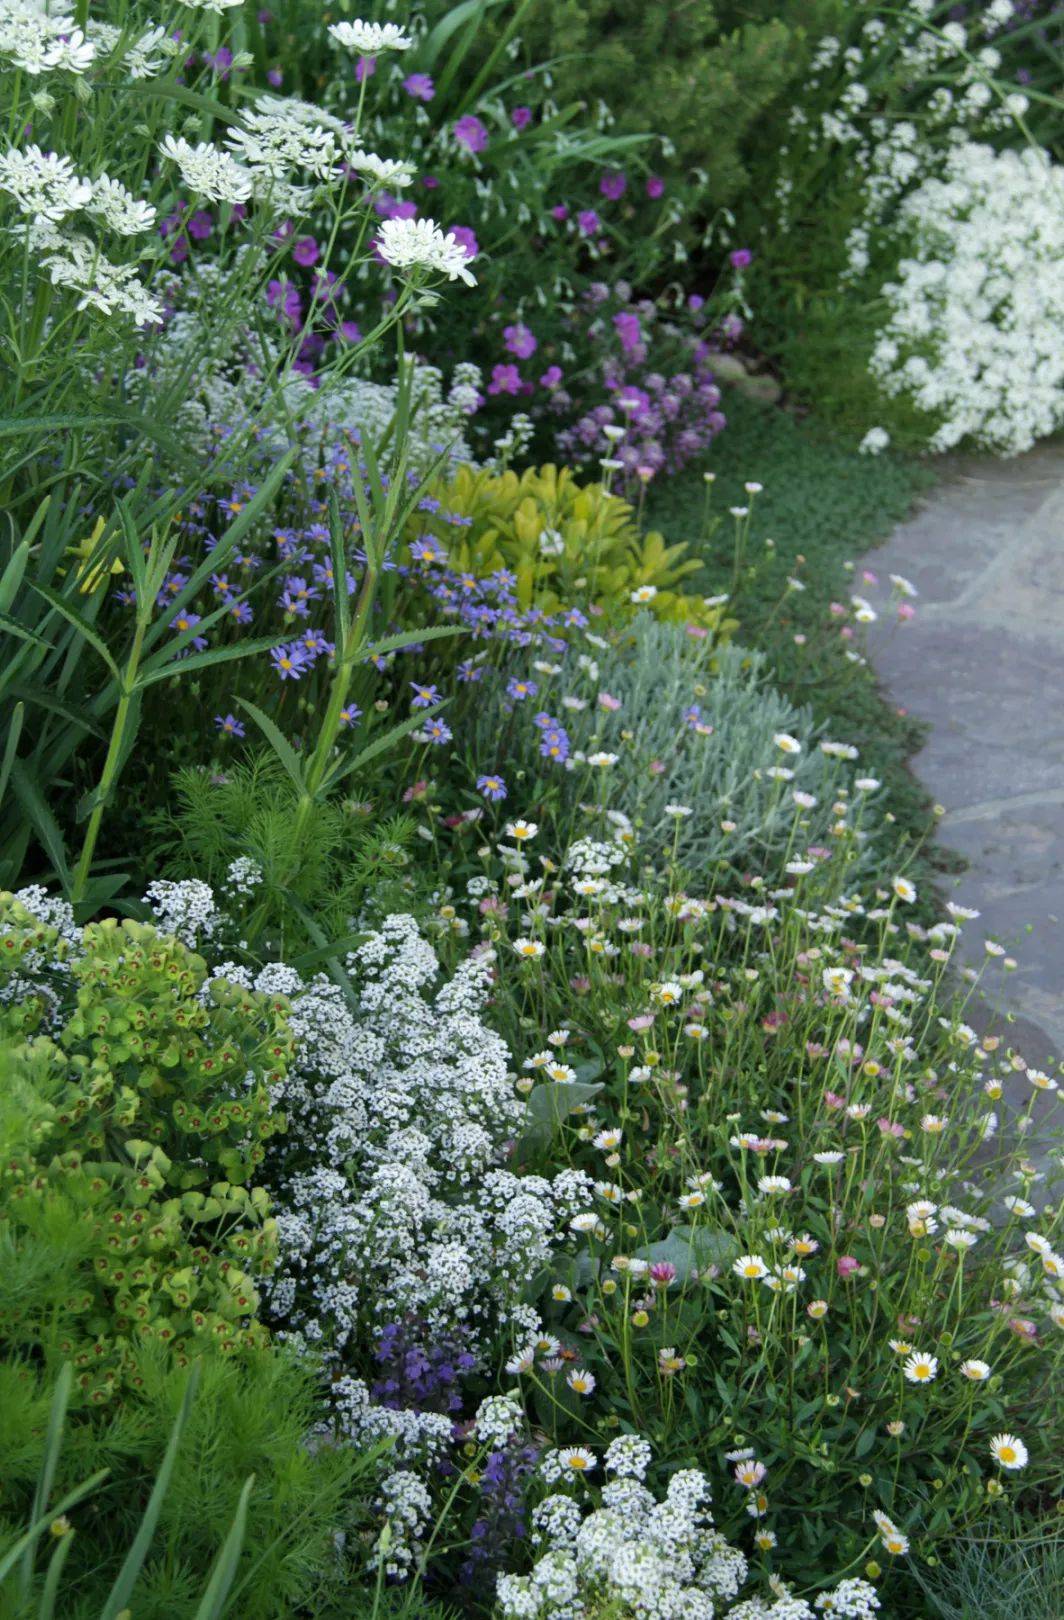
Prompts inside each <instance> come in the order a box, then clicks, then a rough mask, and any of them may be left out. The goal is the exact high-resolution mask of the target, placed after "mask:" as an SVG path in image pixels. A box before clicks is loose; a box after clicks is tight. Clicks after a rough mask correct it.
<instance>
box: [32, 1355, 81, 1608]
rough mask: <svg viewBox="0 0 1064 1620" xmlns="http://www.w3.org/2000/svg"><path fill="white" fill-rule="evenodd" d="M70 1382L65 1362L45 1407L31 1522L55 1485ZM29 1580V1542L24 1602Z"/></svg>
mask: <svg viewBox="0 0 1064 1620" xmlns="http://www.w3.org/2000/svg"><path fill="white" fill-rule="evenodd" d="M73 1382H74V1368H73V1366H72V1365H71V1363H70V1362H69V1361H65V1362H64V1363H63V1366H62V1369H61V1371H60V1374H59V1377H58V1378H57V1379H56V1385H55V1393H54V1395H53V1396H52V1404H51V1406H50V1407H49V1409H48V1428H47V1430H46V1431H45V1437H44V1457H43V1459H42V1461H41V1471H40V1473H39V1474H38V1475H37V1488H36V1490H35V1491H34V1493H33V1511H32V1513H31V1514H30V1523H31V1524H36V1523H37V1521H38V1519H41V1518H43V1517H44V1515H45V1514H46V1513H47V1511H48V1498H49V1497H50V1496H51V1494H52V1486H53V1485H54V1484H55V1470H56V1467H57V1465H58V1462H59V1452H60V1449H61V1448H62V1444H63V1424H64V1423H65V1421H66V1410H67V1405H68V1403H69V1400H70V1389H71V1385H72V1384H73ZM32 1581H33V1545H32V1544H31V1545H30V1546H28V1547H27V1548H26V1551H25V1553H24V1554H23V1557H22V1568H21V1570H20V1571H19V1591H20V1593H21V1596H22V1601H23V1603H25V1602H26V1600H27V1598H28V1597H29V1593H30V1585H31V1583H32Z"/></svg>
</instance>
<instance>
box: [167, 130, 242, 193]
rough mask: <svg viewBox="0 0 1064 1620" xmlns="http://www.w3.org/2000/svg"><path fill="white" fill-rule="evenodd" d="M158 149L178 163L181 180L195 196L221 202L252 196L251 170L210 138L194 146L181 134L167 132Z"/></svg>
mask: <svg viewBox="0 0 1064 1620" xmlns="http://www.w3.org/2000/svg"><path fill="white" fill-rule="evenodd" d="M159 150H160V151H161V152H162V155H163V157H165V158H169V159H170V161H171V162H172V163H176V164H177V167H178V169H179V170H180V171H181V178H182V180H183V181H184V182H185V184H186V186H187V187H188V189H189V190H190V191H193V192H195V193H196V195H197V196H199V197H205V198H207V199H208V200H209V201H210V202H220V203H238V202H247V200H248V198H249V197H250V196H251V191H252V177H251V174H250V173H249V172H248V170H247V169H245V168H244V166H243V164H240V163H237V161H236V159H235V158H232V157H230V156H229V154H228V152H223V151H222V149H221V147H218V146H212V145H211V143H210V141H199V142H198V143H197V145H195V146H193V145H192V144H191V142H190V141H186V140H185V138H184V137H183V136H175V135H167V136H165V137H164V139H163V140H162V142H161V143H160V146H159Z"/></svg>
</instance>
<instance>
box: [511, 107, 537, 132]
mask: <svg viewBox="0 0 1064 1620" xmlns="http://www.w3.org/2000/svg"><path fill="white" fill-rule="evenodd" d="M510 122H511V124H512V125H513V126H514V129H517V130H521V129H527V128H528V126H529V124H530V123H531V122H532V108H531V107H515V108H514V110H513V112H512V113H511V114H510Z"/></svg>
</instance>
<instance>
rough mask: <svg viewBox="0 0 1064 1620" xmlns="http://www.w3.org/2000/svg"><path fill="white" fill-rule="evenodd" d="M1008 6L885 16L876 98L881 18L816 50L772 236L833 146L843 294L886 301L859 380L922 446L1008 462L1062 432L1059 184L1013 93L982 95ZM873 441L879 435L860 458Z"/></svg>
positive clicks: (883, 435)
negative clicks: (956, 15)
mask: <svg viewBox="0 0 1064 1620" xmlns="http://www.w3.org/2000/svg"><path fill="white" fill-rule="evenodd" d="M1005 9H1007V8H1006V6H1005V4H1004V0H1002V4H1001V5H991V6H987V7H984V8H983V9H982V11H981V12H980V11H978V9H977V10H976V12H975V13H973V15H972V17H971V19H970V20H969V21H967V22H966V23H964V24H962V23H960V22H958V21H956V20H948V21H945V22H942V21H941V19H940V18H938V17H936V16H935V15H934V12H935V8H934V6H932V5H931V4H929V3H928V0H910V3H909V4H908V5H907V6H905V7H904V8H903V9H901V10H899V12H898V13H897V15H896V16H894V17H892V19H891V24H890V46H891V58H890V61H891V76H892V85H891V86H888V88H887V89H886V90H884V86H883V54H882V53H883V37H884V24H883V20H882V19H881V18H879V17H870V18H868V19H867V20H864V21H861V20H860V19H859V16H858V15H857V14H856V13H855V16H854V19H853V24H852V28H851V32H850V34H849V37H848V39H847V40H846V41H844V40H841V39H838V38H835V37H834V36H827V37H825V38H824V39H822V40H821V41H820V43H819V45H818V47H817V50H816V53H815V55H814V58H813V62H812V69H811V73H810V77H809V81H808V85H807V90H806V94H805V97H804V102H803V104H802V105H799V106H797V107H795V109H794V110H793V112H792V114H791V117H790V120H789V124H788V130H787V135H786V139H785V141H784V144H783V147H782V158H783V161H782V163H781V165H780V179H779V182H778V184H777V191H776V220H775V221H774V227H773V228H774V229H779V228H780V227H782V228H783V229H784V230H786V229H788V228H789V226H790V224H791V212H792V201H793V198H794V196H795V195H796V194H799V193H800V189H801V177H802V174H803V172H804V171H806V170H807V169H808V166H809V164H810V163H811V162H819V163H820V164H823V161H824V158H825V156H826V155H828V154H830V153H831V151H832V149H834V150H835V154H836V157H837V161H838V162H839V164H840V165H845V170H846V173H847V175H848V176H851V177H852V176H856V177H857V178H858V179H859V181H860V186H861V198H860V203H859V207H858V211H857V217H856V221H855V223H854V224H853V225H852V227H851V229H850V231H849V234H848V236H847V239H846V243H845V255H846V262H845V266H844V268H843V270H842V273H841V282H842V285H843V286H847V285H849V286H860V288H861V291H862V293H863V294H865V295H866V296H868V297H869V298H877V299H880V298H882V299H885V300H886V302H887V303H888V305H889V306H890V310H891V313H890V315H889V317H888V319H887V322H886V325H885V326H884V327H883V329H882V330H881V331H880V333H879V334H878V340H877V342H876V344H875V350H874V358H873V359H872V360H871V364H870V370H871V372H872V374H873V376H874V377H875V378H876V379H877V381H879V383H880V384H881V386H882V388H883V391H884V394H885V395H886V396H888V397H898V396H903V395H904V396H905V397H906V398H907V399H908V400H909V401H911V403H913V404H915V405H916V406H918V407H919V408H920V409H921V410H923V411H926V412H927V413H928V429H927V432H928V439H929V446H930V448H931V449H932V450H936V451H941V450H945V449H948V448H950V447H951V446H953V445H955V444H957V443H958V442H960V441H961V440H962V439H967V440H970V441H973V442H975V443H977V444H979V445H980V446H982V447H984V448H986V449H989V450H993V451H995V452H997V453H999V454H1006V455H1009V454H1015V453H1016V452H1018V451H1020V450H1024V449H1026V448H1028V447H1029V446H1030V445H1031V444H1032V443H1033V442H1034V440H1035V439H1036V438H1039V437H1041V436H1042V435H1044V434H1047V433H1051V432H1053V431H1054V429H1055V428H1056V427H1057V426H1058V425H1059V424H1060V422H1061V421H1062V420H1064V406H1062V404H1061V379H1062V375H1064V342H1062V341H1061V337H1060V324H1061V323H1060V309H1061V303H1060V299H1061V270H1060V257H1061V230H1062V228H1064V227H1062V222H1061V200H1062V189H1061V181H1060V178H1059V174H1058V171H1057V170H1056V168H1055V167H1054V166H1053V165H1052V164H1051V163H1050V161H1049V159H1048V156H1047V155H1046V154H1044V153H1041V152H1039V151H1037V150H1032V149H1030V147H1029V144H1028V142H1027V137H1026V134H1025V132H1024V129H1023V118H1024V115H1025V113H1026V112H1027V110H1028V107H1029V102H1028V99H1027V97H1026V96H1025V95H1023V93H1022V92H1021V91H1019V90H1012V91H1011V92H1004V91H1002V90H1001V88H1000V87H999V86H998V85H996V84H995V83H994V80H995V79H996V77H997V75H998V70H999V69H1000V67H1001V54H1000V52H999V51H998V50H997V48H996V46H995V45H993V44H992V43H988V41H990V40H991V39H992V37H993V35H994V34H995V33H997V32H998V31H999V29H1000V28H1001V27H1003V26H1004V22H1003V20H1002V18H1003V15H1004V11H1005ZM1009 14H1010V16H1011V10H1010V13H1009ZM1006 20H1007V19H1006ZM909 109H912V114H911V116H910V114H909ZM988 143H993V144H992V145H991V144H988ZM1003 145H1005V146H1006V150H1004V151H1002V150H1000V148H1001V147H1002V146H1003ZM1009 147H1016V148H1018V150H1011V149H1009ZM1047 281H1048V286H1047V285H1046V282H1047ZM1036 288H1037V291H1036V290H1035V289H1036ZM888 442H889V435H888V434H887V431H886V429H884V428H882V427H876V428H873V429H872V430H871V431H870V432H869V433H868V434H866V435H865V438H864V439H863V440H862V442H861V446H860V448H861V450H862V452H864V453H865V454H878V453H879V452H880V451H881V450H883V449H885V448H886V445H887V443H888Z"/></svg>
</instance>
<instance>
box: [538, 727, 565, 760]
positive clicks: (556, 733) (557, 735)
mask: <svg viewBox="0 0 1064 1620" xmlns="http://www.w3.org/2000/svg"><path fill="white" fill-rule="evenodd" d="M539 752H540V756H541V757H542V758H543V759H553V760H555V761H556V762H557V763H558V764H559V765H562V764H564V763H565V761H566V760H567V759H568V758H569V734H568V732H567V731H566V730H565V728H564V726H558V725H551V726H547V727H545V729H544V730H543V731H541V732H540V735H539Z"/></svg>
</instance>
